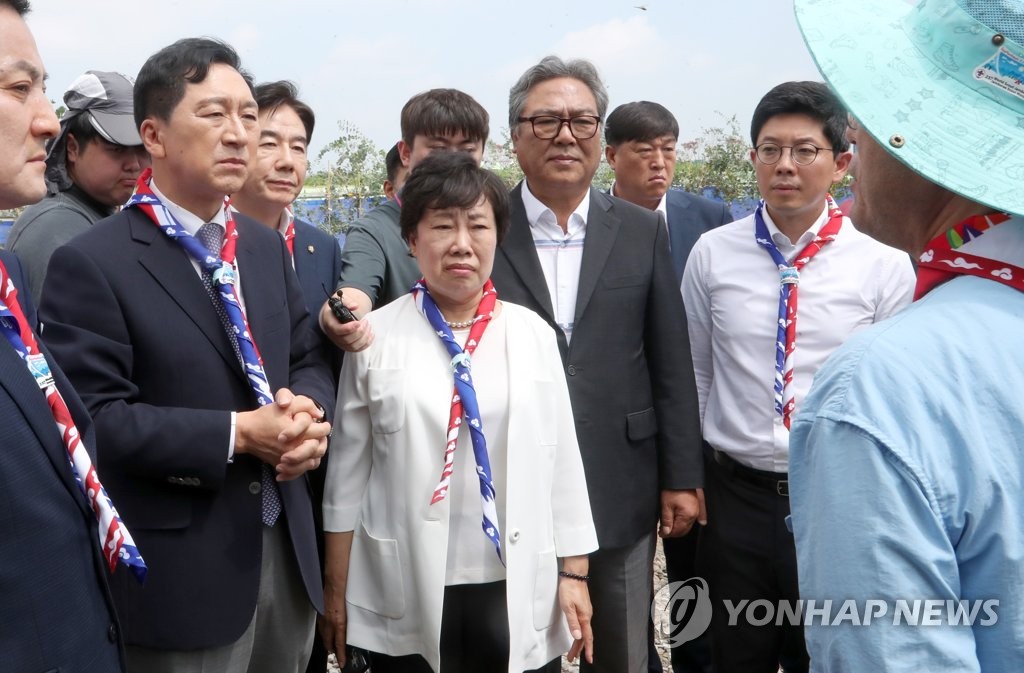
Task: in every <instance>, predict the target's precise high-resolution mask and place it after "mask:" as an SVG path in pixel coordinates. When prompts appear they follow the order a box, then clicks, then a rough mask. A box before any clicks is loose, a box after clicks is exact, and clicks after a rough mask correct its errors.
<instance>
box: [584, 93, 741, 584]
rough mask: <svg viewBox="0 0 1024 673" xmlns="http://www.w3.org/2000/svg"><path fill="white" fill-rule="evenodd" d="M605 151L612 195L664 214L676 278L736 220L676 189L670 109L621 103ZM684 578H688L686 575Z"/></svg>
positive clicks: (675, 133)
mask: <svg viewBox="0 0 1024 673" xmlns="http://www.w3.org/2000/svg"><path fill="white" fill-rule="evenodd" d="M604 140H605V148H604V156H605V158H606V159H607V160H608V165H609V166H611V167H612V170H613V171H615V183H614V184H613V185H612V188H611V195H612V196H617V197H619V198H620V199H625V200H626V201H629V202H630V203H635V204H636V205H638V206H643V207H644V208H647V209H648V210H655V211H657V212H659V213H661V215H662V217H664V218H665V220H666V221H667V223H668V243H669V249H670V251H671V252H672V268H673V269H674V270H675V272H676V279H677V281H679V282H682V280H683V267H685V266H686V258H687V257H688V256H689V254H690V249H691V248H693V244H694V243H696V242H697V239H698V238H700V235H701V234H703V233H704V232H705V231H710V230H711V229H714V228H715V227H718V226H721V225H723V224H726V223H727V222H732V219H733V218H732V214H731V213H730V212H729V208H728V206H726V205H725V204H724V203H720V202H718V201H712V200H711V199H706V198H704V197H702V196H697V195H695V194H690V193H688V192H684V191H681V190H678V189H671V186H672V179H673V177H674V176H675V168H676V144H677V143H678V142H679V123H678V122H677V121H676V118H675V116H674V115H673V114H672V113H671V112H669V111H668V109H667V108H665V106H663V105H659V104H658V103H652V102H650V101H636V102H633V103H626V104H624V105H620V106H618V107H617V108H615V109H614V110H612V112H611V114H609V115H608V120H607V121H606V122H605V128H604ZM684 579H685V578H684Z"/></svg>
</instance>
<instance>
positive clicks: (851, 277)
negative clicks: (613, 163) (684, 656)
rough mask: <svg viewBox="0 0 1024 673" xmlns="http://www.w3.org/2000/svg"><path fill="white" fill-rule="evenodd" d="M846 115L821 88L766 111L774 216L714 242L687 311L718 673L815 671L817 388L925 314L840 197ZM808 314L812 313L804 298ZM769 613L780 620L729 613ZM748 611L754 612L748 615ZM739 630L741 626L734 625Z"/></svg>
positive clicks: (760, 154)
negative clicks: (809, 416)
mask: <svg viewBox="0 0 1024 673" xmlns="http://www.w3.org/2000/svg"><path fill="white" fill-rule="evenodd" d="M846 128H847V117H846V110H845V109H844V107H843V106H842V104H841V103H840V101H839V100H838V98H836V97H835V95H834V94H833V93H832V92H831V91H830V90H829V89H828V88H827V87H826V86H825V85H824V84H821V83H818V82H787V83H784V84H780V85H779V86H777V87H775V88H774V89H772V90H771V91H769V92H768V93H767V94H766V95H765V96H764V98H762V99H761V102H760V103H759V104H758V106H757V108H756V109H755V111H754V116H753V120H752V122H751V140H752V141H753V144H754V149H752V150H751V152H750V160H751V161H752V162H753V164H754V168H755V171H756V174H757V183H758V189H759V190H760V192H761V196H762V198H763V200H762V201H761V203H760V205H759V206H758V208H757V211H756V212H755V213H754V214H753V215H750V216H748V217H746V218H744V219H742V220H738V221H736V222H733V223H731V224H727V225H724V226H722V227H719V228H717V229H715V230H713V231H710V232H708V233H706V234H704V235H703V236H702V237H701V238H700V240H699V241H698V242H697V244H696V245H695V246H694V249H693V251H692V252H691V254H690V257H689V259H688V261H687V264H686V270H685V272H684V275H683V283H682V293H683V301H684V303H685V305H686V314H687V321H688V330H689V335H690V345H691V349H692V353H693V364H694V374H695V376H696V379H697V392H698V398H699V402H700V413H701V423H702V430H703V435H704V439H705V441H706V443H707V446H706V449H705V451H706V454H707V455H706V465H707V468H706V472H707V475H706V482H705V483H706V486H705V489H706V491H705V496H706V509H707V526H706V528H705V530H704V536H703V538H702V542H701V550H700V552H699V555H700V558H699V559H698V568H700V569H702V570H703V573H704V577H705V578H706V579H707V581H708V585H709V587H710V591H711V598H712V603H713V605H714V613H713V617H712V625H711V629H712V642H713V660H714V665H715V670H716V671H718V672H719V673H728V672H730V671H744V672H746V671H757V670H763V671H775V670H777V669H778V667H779V663H780V661H783V662H785V667H786V671H787V673H793V672H794V671H807V667H808V658H807V654H806V651H805V648H804V642H803V635H802V627H801V626H800V625H799V624H793V625H791V624H789V623H788V622H787V621H785V620H783V622H784V623H783V624H782V625H777V624H776V622H777V620H776V619H775V618H774V617H775V616H776V615H777V614H778V609H779V606H780V602H781V601H787V600H788V601H792V602H793V603H792V604H793V605H796V604H795V601H796V599H797V598H798V591H797V571H796V556H795V549H794V543H793V536H792V534H791V533H790V532H789V530H788V529H787V527H786V524H785V518H786V517H787V516H788V514H789V481H788V475H787V472H788V468H789V425H790V418H791V417H792V415H793V413H794V408H797V407H799V404H800V401H801V400H802V399H803V396H804V395H805V394H806V392H807V390H808V388H809V387H810V385H811V380H812V378H813V377H814V372H815V371H816V370H817V369H818V367H819V366H821V364H822V363H823V362H824V361H825V360H826V359H827V358H828V356H829V355H830V354H831V353H832V351H834V350H835V349H836V348H838V347H839V346H840V345H841V344H842V343H843V341H844V340H845V339H846V338H847V337H848V336H849V335H850V334H852V333H853V332H855V331H857V330H858V329H861V328H863V327H866V326H868V325H871V324H872V323H875V322H878V321H879V320H882V319H884V318H886V317H888V316H890V315H892V314H893V313H895V312H896V311H898V310H900V309H901V308H902V307H904V306H905V305H906V304H908V303H909V302H910V299H911V293H912V292H913V287H914V272H913V268H912V266H911V264H910V260H909V258H908V257H907V256H906V255H905V254H903V253H901V252H899V251H897V250H895V249H894V248H890V247H888V246H885V245H883V244H881V243H878V242H876V241H874V240H872V239H871V238H868V237H867V236H865V235H863V234H861V233H860V232H858V231H857V230H856V229H855V228H854V225H853V223H852V222H851V221H850V220H849V219H848V218H846V217H844V216H843V215H842V213H841V212H839V209H838V208H837V207H836V206H835V202H834V201H833V200H832V198H831V196H830V195H829V189H830V188H831V186H832V185H833V184H835V183H837V182H839V181H840V180H842V179H843V178H844V176H845V175H846V171H847V168H848V166H849V163H850V159H851V157H852V154H851V153H850V151H849V144H848V142H847V140H846V136H845V133H846ZM797 293H798V296H799V300H800V301H799V310H798V311H797V302H796V299H797V297H796V296H794V295H797ZM762 599H763V600H767V601H768V602H770V603H771V605H772V606H773V608H774V610H775V613H774V614H773V615H772V617H773V618H772V619H771V620H770V621H769V622H768V624H767V625H756V624H753V623H751V622H750V620H749V619H748V617H750V616H752V617H753V618H754V620H755V621H756V622H758V623H763V622H761V621H759V618H763V617H764V615H763V614H761V613H760V612H754V613H753V614H751V612H749V611H747V610H740V611H738V612H737V611H736V610H735V607H734V608H733V610H731V611H730V610H728V609H727V607H726V606H727V603H726V602H725V601H729V602H731V605H732V606H736V605H739V604H740V602H741V601H748V602H749V603H753V602H754V601H757V600H762ZM749 603H748V604H749ZM730 621H734V624H733V625H730V624H729V622H730Z"/></svg>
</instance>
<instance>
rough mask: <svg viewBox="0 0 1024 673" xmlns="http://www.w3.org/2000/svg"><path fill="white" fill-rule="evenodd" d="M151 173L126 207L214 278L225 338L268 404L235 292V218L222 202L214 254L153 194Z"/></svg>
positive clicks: (257, 355)
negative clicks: (220, 234)
mask: <svg viewBox="0 0 1024 673" xmlns="http://www.w3.org/2000/svg"><path fill="white" fill-rule="evenodd" d="M152 174H153V172H152V170H151V169H148V168H147V169H146V170H145V171H144V172H143V173H142V175H140V176H139V181H138V183H137V184H136V186H135V193H134V194H132V197H131V198H130V199H128V203H127V204H125V207H126V208H131V207H133V206H134V207H137V208H139V209H140V210H141V211H142V212H144V213H146V215H148V216H149V218H150V219H151V220H153V223H154V224H156V226H158V227H160V230H161V231H163V232H164V234H166V235H167V236H168V238H170V239H172V240H174V241H177V242H178V243H179V244H180V245H181V247H183V248H184V249H185V252H187V253H188V255H189V257H191V258H192V259H194V260H195V261H196V262H197V263H198V264H199V266H200V268H201V269H202V270H203V271H205V272H206V273H209V274H210V275H211V276H212V277H213V284H214V287H215V288H216V293H217V296H218V297H219V298H220V301H221V304H222V305H223V306H224V310H225V311H226V312H227V314H228V319H229V320H230V322H231V327H232V331H233V332H234V333H233V334H228V338H229V339H234V340H235V342H236V343H237V344H238V350H239V352H240V353H241V354H242V361H243V363H244V365H245V374H246V377H247V378H248V379H249V384H250V385H251V386H252V389H253V392H255V393H256V400H257V401H258V402H259V404H260V406H262V405H265V404H270V403H271V402H273V401H274V394H273V393H272V392H271V391H270V383H269V382H268V381H267V374H266V372H265V371H264V370H263V359H262V358H261V357H260V352H259V349H257V348H256V342H255V341H253V338H252V333H251V332H250V331H249V323H248V321H247V320H246V317H245V312H244V311H242V306H241V304H239V303H238V295H237V293H236V290H235V245H236V243H237V239H238V232H237V231H236V229H235V220H234V218H233V217H232V216H231V209H230V208H228V207H227V204H226V201H225V207H224V245H223V246H222V247H221V250H220V251H219V252H220V255H219V256H218V255H217V254H216V253H217V252H218V251H216V250H207V249H206V247H205V246H203V244H202V243H200V242H199V239H197V238H196V237H195V236H193V235H192V234H190V233H188V231H186V230H185V228H184V227H183V226H181V224H179V223H178V221H177V220H176V219H175V218H174V215H172V214H171V212H170V211H169V210H167V207H166V206H165V205H164V204H163V203H162V202H161V201H160V199H159V198H158V197H157V195H156V194H154V193H153V190H152V189H151V188H150V186H149V182H150V178H151V177H152Z"/></svg>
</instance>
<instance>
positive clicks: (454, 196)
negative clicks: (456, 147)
mask: <svg viewBox="0 0 1024 673" xmlns="http://www.w3.org/2000/svg"><path fill="white" fill-rule="evenodd" d="M481 196H483V197H485V198H486V199H487V202H488V203H490V204H491V209H492V210H493V211H494V224H495V228H496V229H497V235H498V243H499V244H500V243H501V239H503V238H504V237H505V232H506V231H508V223H509V212H508V208H509V197H508V189H507V188H506V187H505V183H504V182H502V181H501V178H499V177H498V176H497V175H495V174H494V173H492V172H491V171H489V170H487V169H486V168H480V167H479V166H477V165H476V161H475V160H474V159H473V157H471V156H469V155H468V154H466V153H465V152H433V153H431V154H430V155H428V156H427V157H425V158H424V159H423V161H420V162H419V163H417V164H416V167H415V168H413V169H412V171H411V172H410V173H409V179H408V180H406V181H405V186H404V187H402V212H401V215H400V216H399V223H400V224H401V227H402V238H403V239H405V240H406V241H408V240H409V238H410V237H411V236H412V235H413V234H414V233H415V232H416V227H417V225H419V223H420V220H421V219H423V216H424V214H425V213H426V211H427V210H440V209H443V208H472V207H473V206H475V205H476V204H477V202H478V201H479V200H480V197H481Z"/></svg>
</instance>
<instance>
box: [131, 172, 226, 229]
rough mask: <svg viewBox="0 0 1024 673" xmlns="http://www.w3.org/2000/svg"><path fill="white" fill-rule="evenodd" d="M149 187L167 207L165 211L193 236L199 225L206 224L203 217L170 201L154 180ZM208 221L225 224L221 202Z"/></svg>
mask: <svg viewBox="0 0 1024 673" xmlns="http://www.w3.org/2000/svg"><path fill="white" fill-rule="evenodd" d="M149 187H150V189H152V190H153V193H154V194H156V197H157V198H158V199H160V202H161V203H163V204H164V206H165V207H166V208H167V212H169V213H170V214H171V216H172V217H174V219H175V220H177V221H178V224H180V225H181V226H182V228H183V229H184V230H185V231H187V232H188V233H190V234H192V235H193V236H195V235H196V232H197V231H199V227H201V226H203V225H204V224H206V220H204V219H203V218H201V217H199V216H198V215H196V214H194V213H190V212H189V211H187V210H185V209H184V208H182V207H181V206H179V205H178V204H177V203H175V202H174V201H171V200H170V199H168V198H167V197H166V196H164V194H163V192H161V191H160V189H159V188H158V187H157V186H156V180H150V181H149ZM210 222H216V223H217V224H219V225H220V226H222V227H224V226H225V225H224V205H223V204H221V207H220V210H218V211H217V214H216V215H214V216H213V218H212V219H211V220H210Z"/></svg>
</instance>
